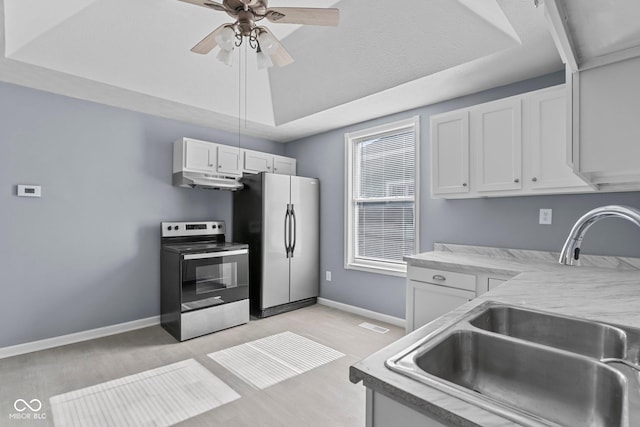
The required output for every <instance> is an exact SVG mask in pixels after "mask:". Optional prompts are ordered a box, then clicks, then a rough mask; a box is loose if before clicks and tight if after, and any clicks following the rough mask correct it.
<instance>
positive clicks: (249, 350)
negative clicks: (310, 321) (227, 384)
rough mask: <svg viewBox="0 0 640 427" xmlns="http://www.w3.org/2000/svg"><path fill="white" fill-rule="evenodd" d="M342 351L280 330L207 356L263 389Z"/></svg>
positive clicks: (330, 358) (339, 356) (323, 361)
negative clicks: (277, 332) (274, 333)
mask: <svg viewBox="0 0 640 427" xmlns="http://www.w3.org/2000/svg"><path fill="white" fill-rule="evenodd" d="M342 356H344V354H342V353H340V352H339V351H336V350H334V349H332V348H329V347H327V346H325V345H322V344H318V343H317V342H315V341H312V340H310V339H308V338H304V337H301V336H299V335H296V334H294V333H292V332H283V333H281V334H277V335H272V336H270V337H266V338H261V339H259V340H256V341H251V342H248V343H245V344H240V345H238V346H235V347H231V348H227V349H224V350H221V351H217V352H215V353H211V354H209V357H210V358H212V359H213V360H215V361H216V362H218V363H219V364H221V365H222V366H224V367H225V368H227V369H228V370H230V371H231V372H233V373H234V374H236V375H237V376H239V377H240V378H242V379H243V380H244V381H246V382H248V383H249V384H251V385H252V386H254V387H256V388H258V389H263V388H266V387H269V386H272V385H274V384H276V383H279V382H280V381H284V380H286V379H288V378H291V377H294V376H296V375H299V374H301V373H303V372H307V371H310V370H311V369H313V368H317V367H318V366H321V365H324V364H325V363H329V362H331V361H334V360H336V359H339V358H341V357H342Z"/></svg>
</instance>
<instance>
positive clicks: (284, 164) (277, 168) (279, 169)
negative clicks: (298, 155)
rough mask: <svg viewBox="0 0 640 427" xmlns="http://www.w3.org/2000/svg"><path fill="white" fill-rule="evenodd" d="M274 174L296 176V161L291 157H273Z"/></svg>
mask: <svg viewBox="0 0 640 427" xmlns="http://www.w3.org/2000/svg"><path fill="white" fill-rule="evenodd" d="M273 172H274V173H279V174H282V175H295V174H296V159H292V158H290V157H282V156H273Z"/></svg>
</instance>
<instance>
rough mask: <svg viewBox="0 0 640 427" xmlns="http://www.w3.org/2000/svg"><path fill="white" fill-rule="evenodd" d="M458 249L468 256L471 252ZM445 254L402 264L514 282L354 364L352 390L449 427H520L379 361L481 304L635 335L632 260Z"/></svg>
mask: <svg viewBox="0 0 640 427" xmlns="http://www.w3.org/2000/svg"><path fill="white" fill-rule="evenodd" d="M450 246H451V245H447V247H450ZM436 248H438V247H436ZM460 248H461V249H463V250H465V249H467V248H471V247H460ZM454 249H455V248H454ZM470 250H471V249H470ZM439 252H442V253H439ZM446 252H447V250H436V251H434V252H429V253H427V254H421V255H416V256H413V257H408V259H407V262H408V263H409V264H410V265H417V266H423V267H428V268H440V269H448V270H452V269H453V271H459V272H462V271H469V272H471V271H473V272H476V273H477V272H478V271H479V270H478V269H479V268H485V270H482V271H483V272H494V273H495V272H497V271H500V272H502V273H503V274H517V276H516V277H515V278H513V279H511V280H509V281H508V282H506V283H505V284H503V285H501V286H499V287H497V288H496V289H494V290H492V291H491V292H487V293H485V294H483V295H481V296H480V297H478V298H476V299H474V300H473V301H470V302H468V303H466V304H464V305H462V306H460V307H459V308H457V309H455V310H453V311H451V312H449V313H447V314H446V315H444V316H442V317H440V318H438V319H436V320H434V321H433V322H431V323H429V324H427V325H425V326H423V327H421V328H419V329H417V330H415V331H413V332H412V333H410V334H408V335H406V336H405V337H403V338H401V339H399V340H398V341H396V342H394V343H393V344H391V345H389V346H387V347H385V348H384V349H382V350H380V351H378V352H377V353H374V354H373V355H371V356H369V357H367V358H365V359H363V360H362V361H360V362H358V363H356V364H354V365H353V366H351V369H350V379H351V381H352V382H353V383H357V382H359V381H363V384H364V385H365V386H366V387H369V388H372V389H373V390H375V391H377V392H380V393H383V394H385V395H387V396H390V397H392V398H394V399H396V400H398V401H400V402H402V403H403V404H405V405H406V406H408V407H411V408H413V409H415V410H417V411H419V412H422V413H424V414H427V415H431V416H433V417H434V418H435V419H437V420H439V421H441V422H444V423H448V424H450V425H452V426H463V427H466V426H485V427H502V426H513V425H517V424H514V423H513V422H512V421H509V420H506V419H504V418H502V417H500V416H498V415H496V414H494V413H491V412H489V411H486V410H484V409H481V408H479V407H477V406H473V405H471V404H469V403H467V402H464V401H462V400H460V399H457V398H455V397H453V396H451V395H448V394H446V393H444V392H441V391H439V390H436V389H434V388H431V387H429V386H427V385H425V384H422V383H419V382H417V381H415V380H412V379H410V378H408V377H405V376H403V375H401V374H398V373H395V372H393V371H391V370H389V369H387V368H386V367H385V365H384V362H385V361H386V360H387V359H388V358H390V357H393V356H394V355H396V354H398V353H400V352H401V351H403V350H404V349H406V348H408V347H409V346H411V345H412V344H414V343H415V342H417V341H419V340H420V339H422V338H424V337H425V336H426V335H428V334H430V333H431V332H433V331H435V330H436V329H439V328H440V327H443V326H445V325H448V324H451V323H453V322H454V321H456V320H457V319H458V318H460V317H461V316H463V315H464V314H465V313H466V312H468V311H469V310H471V309H473V308H475V307H476V306H478V305H480V304H482V303H484V302H486V301H495V302H500V303H505V304H511V305H518V306H523V307H530V308H535V309H539V310H544V311H549V312H556V313H561V314H564V315H569V316H578V317H583V318H587V319H592V320H599V321H605V322H609V323H617V324H622V325H626V326H631V327H637V328H640V309H639V307H640V270H639V269H638V267H637V266H640V260H638V259H636V258H624V259H618V258H616V260H611V259H607V260H595V261H593V262H594V263H596V264H597V265H591V266H588V267H568V266H561V265H559V264H557V262H555V263H552V262H549V261H546V260H544V259H537V260H536V259H534V260H531V261H530V262H527V261H526V260H524V259H522V257H513V258H515V259H509V258H507V259H503V258H500V257H495V256H494V257H492V256H490V255H487V254H478V253H477V252H473V251H472V253H455V252H451V253H446ZM525 252H534V251H525ZM541 254H542V253H541ZM541 254H538V255H541ZM552 256H553V254H549V257H552ZM498 258H500V259H498ZM594 258H598V257H594ZM602 258H614V257H602ZM550 259H552V258H550ZM600 261H603V262H605V263H607V264H609V265H610V264H611V263H613V264H616V263H618V265H622V266H623V267H622V268H618V269H612V268H603V267H602V266H601V264H598V262H600ZM483 263H485V264H483ZM483 266H484V267H483ZM523 271H524V273H521V272H523Z"/></svg>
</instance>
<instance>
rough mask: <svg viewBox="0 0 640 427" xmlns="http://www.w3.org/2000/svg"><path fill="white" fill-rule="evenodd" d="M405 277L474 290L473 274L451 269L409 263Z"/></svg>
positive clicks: (474, 280) (474, 277)
mask: <svg viewBox="0 0 640 427" xmlns="http://www.w3.org/2000/svg"><path fill="white" fill-rule="evenodd" d="M407 277H408V278H409V279H410V280H416V281H418V282H425V283H433V284H436V285H440V286H447V287H450V288H457V289H464V290H467V291H473V292H475V291H476V276H474V275H473V274H464V273H453V272H451V271H443V270H434V269H431V268H422V267H414V266H411V265H410V266H409V267H408V268H407Z"/></svg>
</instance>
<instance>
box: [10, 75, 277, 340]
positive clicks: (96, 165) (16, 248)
mask: <svg viewBox="0 0 640 427" xmlns="http://www.w3.org/2000/svg"><path fill="white" fill-rule="evenodd" d="M182 136H188V137H192V138H198V139H203V140H208V141H213V142H219V143H222V144H225V143H228V144H229V145H235V144H237V134H235V135H234V134H228V133H224V132H220V131H215V130H211V129H207V128H203V127H198V126H192V125H188V124H185V123H179V122H175V121H171V120H166V119H161V118H158V117H152V116H148V115H144V114H139V113H134V112H131V111H127V110H122V109H117V108H112V107H108V106H104V105H99V104H95V103H91V102H85V101H79V100H76V99H72V98H67V97H63V96H58V95H53V94H50V93H45V92H40V91H36V90H31V89H27V88H23V87H19V86H14V85H9V84H2V83H0V148H1V151H0V184H1V185H0V224H1V226H2V231H1V234H0V254H1V256H0V289H2V298H1V301H2V302H1V309H0V325H2V327H1V328H0V331H1V332H0V348H1V347H5V346H9V345H14V344H19V343H24V342H29V341H34V340H40V339H44V338H49V337H53V336H59V335H64V334H69V333H73V332H78V331H83V330H87V329H93V328H98V327H102V326H107V325H112V324H117V323H122V322H126V321H131V320H137V319H142V318H146V317H150V316H156V315H158V314H159V313H160V263H159V258H160V222H161V221H172V220H175V221H181V220H206V219H221V220H225V221H227V222H228V223H229V227H228V228H229V229H231V228H232V227H231V193H229V192H224V191H211V190H193V189H185V188H176V187H172V186H171V171H172V142H173V141H174V140H175V139H177V138H179V137H182ZM242 146H243V147H245V148H252V149H257V150H261V151H267V152H272V153H276V154H284V147H283V145H282V144H279V143H275V142H271V141H263V140H258V139H255V138H247V137H243V138H242ZM17 184H38V185H41V186H42V198H40V199H32V198H22V197H17V196H16V195H15V193H16V185H17Z"/></svg>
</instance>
